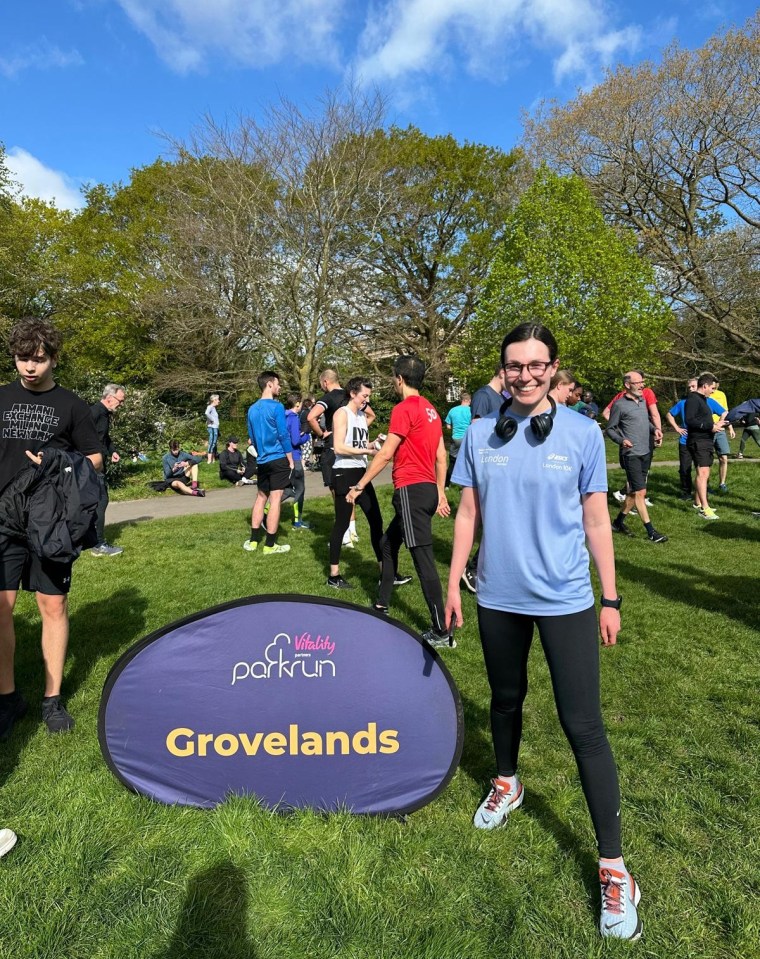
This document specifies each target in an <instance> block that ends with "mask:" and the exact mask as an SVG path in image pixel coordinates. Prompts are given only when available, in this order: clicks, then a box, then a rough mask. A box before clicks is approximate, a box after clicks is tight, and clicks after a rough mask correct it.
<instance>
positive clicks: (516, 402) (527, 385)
mask: <svg viewBox="0 0 760 959" xmlns="http://www.w3.org/2000/svg"><path fill="white" fill-rule="evenodd" d="M502 361H503V363H504V375H505V379H506V384H507V389H508V390H509V392H510V393H511V394H512V398H513V409H514V411H515V412H516V413H518V414H519V415H521V416H530V415H532V414H533V413H535V412H540V411H541V410H542V409H543V408H544V407H547V406H548V403H547V402H546V396H547V394H548V392H549V386H550V385H551V379H552V377H553V376H554V374H555V373H556V372H557V370H558V368H559V359H556V360H554V362H552V361H551V358H550V356H549V347H548V346H547V345H546V344H545V343H542V342H541V341H540V340H534V339H530V340H523V341H522V342H520V343H510V344H509V345H508V346H507V348H506V350H505V351H504V356H503V357H502Z"/></svg>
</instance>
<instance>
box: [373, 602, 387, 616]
mask: <svg viewBox="0 0 760 959" xmlns="http://www.w3.org/2000/svg"><path fill="white" fill-rule="evenodd" d="M369 608H370V609H374V611H375V612H376V613H382V615H383V616H387V615H388V607H387V606H383V605H382V603H371V604H370V607H369Z"/></svg>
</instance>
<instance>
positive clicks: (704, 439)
mask: <svg viewBox="0 0 760 959" xmlns="http://www.w3.org/2000/svg"><path fill="white" fill-rule="evenodd" d="M686 449H687V450H688V451H689V452H690V453H691V458H692V459H693V460H694V465H695V466H697V467H700V466H712V464H713V459H714V458H715V445H714V440H713V437H712V434H711V433H705V434H703V435H700V436H694V437H689V439H687V440H686Z"/></svg>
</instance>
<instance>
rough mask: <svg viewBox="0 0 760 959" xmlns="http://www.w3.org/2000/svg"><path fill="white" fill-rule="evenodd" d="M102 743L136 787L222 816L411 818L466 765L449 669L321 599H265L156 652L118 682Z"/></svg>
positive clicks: (180, 625)
mask: <svg viewBox="0 0 760 959" xmlns="http://www.w3.org/2000/svg"><path fill="white" fill-rule="evenodd" d="M98 735H99V738H100V745H101V749H102V751H103V755H104V757H105V759H106V762H107V763H108V765H109V766H110V768H111V770H112V771H113V772H114V774H115V775H116V776H117V777H118V778H119V779H120V780H121V781H122V782H123V783H124V785H125V786H127V787H129V788H130V789H133V790H135V791H136V792H139V793H143V794H144V795H146V796H150V797H151V798H152V799H156V800H158V801H159V802H163V803H169V804H175V803H178V804H180V805H188V806H202V807H213V806H215V805H217V804H218V803H221V802H223V801H224V800H225V799H226V798H227V797H228V796H230V795H248V796H253V797H255V798H256V799H258V800H259V801H260V802H261V803H262V804H263V805H265V806H268V807H269V808H271V809H279V810H288V809H292V808H300V807H311V808H314V809H320V810H328V811H329V810H338V809H348V810H351V811H352V812H355V813H381V814H404V813H409V812H413V811H414V810H415V809H419V808H420V807H421V806H424V805H425V804H426V803H428V802H430V801H431V800H432V799H434V798H435V797H436V796H437V795H438V794H439V793H440V792H441V791H442V790H443V789H444V787H445V786H446V784H447V783H448V782H449V780H450V779H451V777H452V776H453V774H454V771H455V770H456V767H457V765H458V763H459V758H460V756H461V752H462V735H463V723H462V704H461V701H460V698H459V693H458V691H457V688H456V686H455V685H454V681H453V680H452V678H451V676H450V674H449V672H448V670H447V669H446V667H445V666H444V664H443V662H442V661H441V659H440V657H439V655H438V654H437V653H436V652H435V651H434V650H432V649H430V648H428V647H427V646H426V645H425V644H424V643H423V642H422V641H421V640H420V639H419V637H418V636H417V635H416V634H415V633H413V632H412V631H411V630H409V629H407V628H406V627H405V626H403V625H402V624H401V623H398V622H396V621H394V620H392V619H387V618H386V617H384V616H381V615H378V614H376V613H374V612H372V611H370V610H364V609H359V608H358V607H356V606H350V605H348V604H346V603H341V602H337V601H332V600H327V599H320V598H317V597H310V596H306V597H305V596H290V595H284V596H253V597H250V598H248V599H243V600H239V601H237V602H234V603H227V604H226V605H224V606H217V607H215V608H214V609H209V610H205V611H204V612H202V613H199V614H197V615H195V616H191V617H189V618H187V619H184V620H181V621H180V622H177V623H173V624H172V625H170V626H167V627H165V628H164V629H161V630H159V631H158V632H156V633H153V634H152V635H150V636H148V637H147V638H145V639H143V640H142V641H141V642H140V643H138V644H137V645H136V646H134V647H132V649H130V650H129V651H128V652H127V653H125V654H124V655H123V656H122V657H121V659H120V660H119V661H118V662H117V663H116V665H115V666H114V667H113V669H112V670H111V672H110V674H109V676H108V679H107V680H106V684H105V688H104V690H103V698H102V701H101V705H100V715H99V719H98Z"/></svg>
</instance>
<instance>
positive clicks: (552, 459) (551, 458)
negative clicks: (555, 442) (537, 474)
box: [541, 453, 573, 473]
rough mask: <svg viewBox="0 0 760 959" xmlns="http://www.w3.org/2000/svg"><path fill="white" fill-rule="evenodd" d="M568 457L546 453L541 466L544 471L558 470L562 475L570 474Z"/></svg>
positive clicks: (570, 467)
mask: <svg viewBox="0 0 760 959" xmlns="http://www.w3.org/2000/svg"><path fill="white" fill-rule="evenodd" d="M569 459H570V457H569V456H564V455H563V454H562V453H548V454H547V456H546V459H545V460H544V462H543V463H542V464H541V465H542V466H543V468H544V469H545V470H559V471H560V472H562V473H572V472H573V467H572V466H571V465H570V464H569V463H568V460H569Z"/></svg>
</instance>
